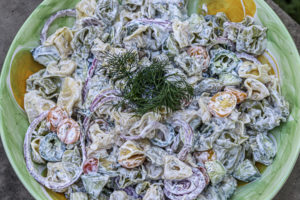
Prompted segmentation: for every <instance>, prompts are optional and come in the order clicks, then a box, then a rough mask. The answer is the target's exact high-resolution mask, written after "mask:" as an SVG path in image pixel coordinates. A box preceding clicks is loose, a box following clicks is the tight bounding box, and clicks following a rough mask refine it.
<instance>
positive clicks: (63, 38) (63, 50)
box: [43, 27, 73, 58]
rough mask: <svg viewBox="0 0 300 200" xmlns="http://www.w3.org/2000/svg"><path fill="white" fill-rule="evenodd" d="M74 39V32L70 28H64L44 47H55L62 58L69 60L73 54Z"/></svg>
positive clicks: (48, 40)
mask: <svg viewBox="0 0 300 200" xmlns="http://www.w3.org/2000/svg"><path fill="white" fill-rule="evenodd" d="M72 39H73V32H72V30H70V29H69V28H68V27H63V28H60V29H58V30H57V31H56V32H55V33H53V34H52V35H51V36H50V37H49V38H48V39H47V40H46V41H45V42H44V44H43V45H45V46H52V45H53V46H55V47H56V48H57V50H58V51H59V53H60V56H61V58H67V57H68V56H69V55H70V54H72V52H73V50H72V47H71V41H72Z"/></svg>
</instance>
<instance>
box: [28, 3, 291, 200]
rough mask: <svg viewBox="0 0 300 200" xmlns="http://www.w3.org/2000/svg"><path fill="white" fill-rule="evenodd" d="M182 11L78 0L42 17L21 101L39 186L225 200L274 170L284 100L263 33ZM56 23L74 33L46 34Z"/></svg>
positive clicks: (79, 192)
mask: <svg viewBox="0 0 300 200" xmlns="http://www.w3.org/2000/svg"><path fill="white" fill-rule="evenodd" d="M186 7H187V1H185V0H172V1H171V0H122V1H118V0H81V1H80V2H79V3H78V4H77V6H76V8H75V9H69V10H62V11H59V12H58V13H56V14H54V15H53V16H51V18H50V19H49V20H48V21H47V23H46V24H45V26H44V28H43V31H42V34H41V44H40V46H38V47H36V48H34V49H32V56H33V58H34V60H35V61H36V62H38V63H40V64H42V65H43V66H44V67H45V68H44V69H42V70H40V71H38V72H37V73H35V74H32V75H31V76H30V77H29V78H28V79H27V81H26V85H27V93H26V94H25V98H24V105H25V111H26V113H27V116H28V120H29V122H30V123H31V124H30V126H29V128H28V130H27V133H26V137H25V143H24V154H25V160H26V164H27V168H28V171H29V172H30V174H31V175H32V176H33V177H34V178H35V179H36V180H37V181H38V182H39V183H40V184H41V185H43V186H45V187H47V188H49V189H51V190H53V191H55V192H60V193H63V194H64V195H65V197H66V198H67V199H70V200H96V199H99V200H100V199H101V200H106V199H107V200H131V199H142V200H163V199H170V200H182V199H185V200H194V199H197V200H226V199H230V198H231V197H232V195H233V194H234V192H235V190H236V189H237V187H238V186H237V185H238V181H242V182H246V183H249V182H252V181H256V180H258V179H259V178H260V177H261V173H262V172H261V171H259V170H258V168H257V163H260V164H263V165H265V166H268V165H271V164H272V162H273V160H274V158H275V156H276V152H277V144H276V140H275V139H274V137H273V136H272V134H271V133H270V131H271V130H272V129H274V128H275V127H277V126H279V125H280V124H281V123H282V122H285V121H287V118H288V117H289V104H288V103H287V101H286V100H285V98H284V97H283V96H281V94H280V91H279V80H278V77H277V75H276V74H274V73H273V70H272V67H271V66H269V65H268V64H263V63H261V62H260V61H259V60H258V59H257V56H259V55H261V54H263V52H264V51H265V50H266V46H267V38H266V33H267V28H265V27H263V26H262V25H260V24H258V23H257V22H255V21H254V19H253V18H251V17H250V16H246V17H245V19H244V20H243V21H242V22H240V23H234V22H231V21H230V20H229V19H228V18H227V16H226V15H225V14H224V13H217V14H216V15H206V16H202V15H198V14H192V15H191V16H188V14H187V8H186ZM65 16H69V17H75V18H76V21H75V23H74V25H73V27H71V28H70V27H61V28H59V29H58V30H56V31H55V32H54V33H53V34H52V35H50V36H48V35H47V30H48V28H49V26H50V25H51V23H52V22H53V21H55V19H56V18H59V17H65ZM129 53H130V54H129ZM109 58H117V59H116V60H112V59H109ZM113 64H115V65H118V67H119V68H117V70H113V69H112V67H114V66H112V65H113ZM108 66H109V67H108ZM118 70H119V71H118ZM155 70H156V71H155ZM143 74H147V76H152V75H153V74H155V75H153V77H151V78H150V79H149V80H148V79H145V80H143V78H141V77H143V76H142V75H143ZM114 75H118V77H117V78H116V77H114ZM127 76H128V78H126V77H127ZM147 76H146V78H147ZM138 78H140V79H138ZM157 79H159V80H157ZM138 80H139V82H138ZM135 81H136V82H135ZM157 83H159V84H157ZM160 83H163V86H162V84H160ZM151 84H152V85H151ZM139 88H143V91H141V90H142V89H139ZM124 91H125V92H124ZM133 91H134V92H133ZM164 91H167V92H168V94H164ZM186 91H188V92H186ZM176 92H177V93H176ZM185 92H186V93H185ZM125 94H126V95H125ZM131 94H134V95H137V94H141V96H138V97H139V99H144V102H145V103H142V104H138V101H133V100H136V99H137V96H130V95H131ZM187 94H189V98H185V96H184V95H187ZM172 95H174V96H172ZM176 95H177V96H176ZM129 96H130V97H129ZM166 96H168V97H166ZM173 97H174V98H173ZM175 97H179V99H175ZM181 97H182V98H181ZM126 98H127V99H126ZM128 99H129V100H128ZM175 100H176V101H175ZM120 101H122V104H121V105H120V104H118V103H119V102H120ZM174 101H175V102H178V105H176V106H175V107H174V109H173V108H171V107H168V105H170V104H171V103H173V104H172V105H174ZM132 102H134V104H133V103H132ZM149 102H151V103H152V104H150V103H149ZM148 103H149V105H151V106H152V105H155V106H157V107H155V109H154V107H153V108H152V107H150V106H148ZM147 106H148V107H147ZM141 107H142V108H143V111H144V112H143V113H136V112H135V110H136V109H137V108H141ZM151 109H152V110H151ZM141 110H142V109H141Z"/></svg>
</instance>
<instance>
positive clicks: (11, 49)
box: [0, 0, 300, 199]
mask: <svg viewBox="0 0 300 200" xmlns="http://www.w3.org/2000/svg"><path fill="white" fill-rule="evenodd" d="M51 1H52V0H44V1H43V2H42V3H40V4H39V5H38V6H37V7H36V8H35V9H34V10H33V12H32V13H31V14H30V15H29V16H28V18H27V19H26V20H25V22H24V23H23V25H22V26H21V28H20V29H19V30H18V32H17V34H16V35H15V37H14V39H13V41H12V43H11V45H10V47H9V50H8V51H7V54H6V57H5V59H4V63H3V66H2V70H1V72H2V73H1V74H0V104H1V99H2V98H3V96H2V93H3V92H2V91H3V90H4V85H5V84H6V79H5V77H4V75H3V71H4V70H5V69H6V68H9V64H10V61H11V60H12V59H13V56H12V55H13V54H14V50H15V46H16V42H17V38H19V37H20V36H21V34H22V32H23V30H24V29H25V28H26V27H27V25H28V24H29V21H30V20H31V18H32V17H33V16H34V15H35V14H36V13H38V8H39V7H40V6H46V5H49V4H50V3H51ZM254 1H255V2H259V3H261V5H262V6H263V7H264V8H265V9H266V10H267V11H268V12H269V14H270V15H272V17H273V18H274V20H275V21H277V22H278V23H279V26H281V27H283V31H284V33H285V34H286V35H287V36H288V38H287V40H291V41H292V46H291V50H292V51H293V52H297V54H296V55H295V57H297V61H298V63H300V55H299V51H298V49H297V47H296V44H295V41H294V39H293V38H292V36H291V34H290V33H289V31H288V30H287V28H286V26H285V25H284V24H283V22H282V20H281V19H280V18H279V16H278V15H277V14H276V13H275V11H274V10H273V9H272V8H271V7H270V6H269V5H268V4H267V3H266V2H265V0H254ZM299 70H300V69H299ZM1 113H2V110H1V107H0V136H1V140H2V144H3V147H4V151H5V153H6V156H7V158H8V160H9V162H10V164H11V166H12V167H13V169H14V172H15V173H16V175H17V177H18V178H19V180H20V181H21V182H22V184H23V186H24V187H25V188H26V190H27V191H28V192H29V193H30V194H31V195H32V196H33V197H34V198H35V199H39V195H38V194H37V193H36V192H34V191H33V190H31V189H30V188H29V187H28V186H27V185H26V181H25V178H24V175H23V174H22V173H21V172H20V171H19V170H18V169H17V167H16V166H17V163H16V162H15V161H14V160H13V159H12V156H11V154H12V153H11V151H10V150H9V147H8V144H7V142H6V133H5V130H4V129H3V125H2V123H3V120H2V115H1ZM295 151H296V154H295V155H297V156H294V158H293V160H292V163H291V165H290V167H289V169H288V170H287V172H286V173H285V177H284V178H283V179H281V181H280V182H279V183H278V184H277V185H276V187H275V188H274V189H273V190H272V193H270V194H269V197H270V198H269V199H273V198H274V197H275V195H276V194H277V193H278V192H279V191H280V189H282V187H283V185H284V184H285V182H286V181H287V179H288V178H289V176H290V174H291V172H292V170H293V169H294V167H295V164H296V162H297V159H298V157H299V153H300V141H299V143H298V148H297V149H296V150H295Z"/></svg>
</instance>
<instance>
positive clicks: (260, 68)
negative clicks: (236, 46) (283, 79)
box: [238, 61, 276, 84]
mask: <svg viewBox="0 0 300 200" xmlns="http://www.w3.org/2000/svg"><path fill="white" fill-rule="evenodd" d="M238 73H239V76H240V77H242V78H253V79H256V80H258V81H260V82H262V83H264V84H266V83H268V82H271V81H273V80H274V79H276V77H275V75H271V67H270V66H269V65H267V64H265V65H259V64H254V63H252V62H249V61H246V62H243V64H242V65H241V66H240V67H239V70H238Z"/></svg>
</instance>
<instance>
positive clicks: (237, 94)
mask: <svg viewBox="0 0 300 200" xmlns="http://www.w3.org/2000/svg"><path fill="white" fill-rule="evenodd" d="M224 90H225V91H226V92H231V93H232V94H234V96H235V97H236V100H237V103H241V102H243V101H244V100H245V99H246V98H247V93H246V92H244V91H242V90H239V89H236V88H233V87H226V88H225V89H224Z"/></svg>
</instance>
